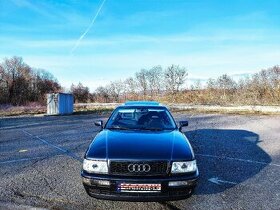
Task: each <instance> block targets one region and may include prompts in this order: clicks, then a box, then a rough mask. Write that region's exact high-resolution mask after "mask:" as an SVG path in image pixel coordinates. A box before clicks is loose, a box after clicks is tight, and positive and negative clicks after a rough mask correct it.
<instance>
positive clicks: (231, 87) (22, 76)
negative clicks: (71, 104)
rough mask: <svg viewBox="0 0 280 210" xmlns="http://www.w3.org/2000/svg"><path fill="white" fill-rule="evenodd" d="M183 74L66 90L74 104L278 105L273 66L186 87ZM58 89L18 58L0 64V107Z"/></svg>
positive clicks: (156, 70) (277, 71)
mask: <svg viewBox="0 0 280 210" xmlns="http://www.w3.org/2000/svg"><path fill="white" fill-rule="evenodd" d="M187 76H188V72H187V69H186V68H185V67H182V66H179V65H170V66H168V67H166V68H162V67H161V66H154V67H152V68H151V69H141V70H140V71H137V72H136V73H135V74H134V75H133V76H131V77H128V78H125V79H122V80H115V81H111V82H110V83H109V84H107V85H103V86H99V87H97V88H96V89H95V91H93V92H90V90H89V88H88V87H87V86H84V85H83V84H82V83H78V84H77V85H74V84H72V86H71V87H70V90H69V92H71V93H72V94H73V95H74V98H75V103H88V102H103V103H108V102H124V101H126V100H157V101H161V102H163V103H170V102H173V103H189V104H222V105H228V104H235V105H236V104H238V105H245V104H246V105H257V104H259V105H262V104H263V105H280V67H279V66H274V67H272V68H268V69H264V70H261V71H260V72H258V73H255V74H253V75H249V76H247V77H245V78H243V79H240V80H239V81H235V80H234V79H233V78H232V77H230V76H229V75H227V74H224V75H221V76H220V77H218V78H217V79H211V78H210V79H208V81H207V82H206V83H205V84H203V85H202V83H201V82H200V81H199V80H198V81H197V82H196V83H195V84H192V85H191V86H190V87H188V88H187V86H186V85H187V84H186V82H187ZM62 91H63V88H62V87H61V85H60V84H59V82H58V81H57V79H56V78H55V77H54V76H53V75H52V74H51V73H50V72H48V71H46V70H42V69H35V68H32V67H30V66H29V65H27V64H26V63H24V62H23V59H22V58H20V57H12V58H6V59H4V61H3V62H2V63H0V104H5V103H8V104H13V105H24V104H26V103H28V102H40V103H42V104H45V101H46V93H53V92H62Z"/></svg>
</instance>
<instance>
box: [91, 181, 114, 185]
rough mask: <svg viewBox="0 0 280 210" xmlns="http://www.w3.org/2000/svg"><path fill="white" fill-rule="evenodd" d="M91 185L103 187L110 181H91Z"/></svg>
mask: <svg viewBox="0 0 280 210" xmlns="http://www.w3.org/2000/svg"><path fill="white" fill-rule="evenodd" d="M93 183H94V184H96V185H103V186H109V185H110V181H108V180H93Z"/></svg>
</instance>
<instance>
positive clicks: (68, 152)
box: [22, 130, 83, 163]
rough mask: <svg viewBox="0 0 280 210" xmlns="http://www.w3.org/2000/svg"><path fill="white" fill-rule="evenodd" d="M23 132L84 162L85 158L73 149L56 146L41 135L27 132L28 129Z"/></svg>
mask: <svg viewBox="0 0 280 210" xmlns="http://www.w3.org/2000/svg"><path fill="white" fill-rule="evenodd" d="M22 132H23V133H25V134H27V135H29V136H31V137H32V138H36V139H38V140H40V141H41V142H43V143H45V144H47V145H48V146H50V147H53V148H55V149H57V150H59V151H60V152H62V153H64V154H66V155H68V156H70V157H72V158H73V159H75V160H78V161H79V162H81V163H82V162H83V159H82V158H80V157H78V156H77V155H76V154H75V153H73V152H71V151H69V150H67V149H64V148H62V147H59V146H56V145H55V144H52V143H50V142H49V141H47V140H45V139H42V138H41V137H39V136H36V135H33V134H31V133H29V132H27V131H25V130H22Z"/></svg>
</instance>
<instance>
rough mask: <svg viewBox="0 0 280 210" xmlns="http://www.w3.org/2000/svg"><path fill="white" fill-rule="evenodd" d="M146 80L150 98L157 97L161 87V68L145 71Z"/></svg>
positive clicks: (156, 67)
mask: <svg viewBox="0 0 280 210" xmlns="http://www.w3.org/2000/svg"><path fill="white" fill-rule="evenodd" d="M147 80H148V85H149V90H150V93H151V96H152V97H153V96H154V95H158V94H159V93H160V91H161V86H162V68H161V66H155V67H153V68H151V69H150V70H149V71H147Z"/></svg>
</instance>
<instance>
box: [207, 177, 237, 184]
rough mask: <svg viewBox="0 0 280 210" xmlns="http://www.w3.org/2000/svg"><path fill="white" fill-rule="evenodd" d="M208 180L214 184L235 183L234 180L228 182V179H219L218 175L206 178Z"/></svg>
mask: <svg viewBox="0 0 280 210" xmlns="http://www.w3.org/2000/svg"><path fill="white" fill-rule="evenodd" d="M208 181H209V182H212V183H214V184H217V185H222V184H232V185H236V184H237V183H236V182H230V181H226V180H221V179H219V178H218V177H212V178H210V179H208Z"/></svg>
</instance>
